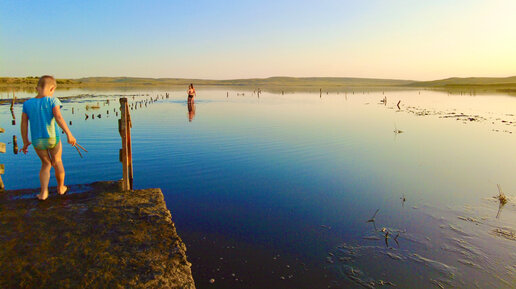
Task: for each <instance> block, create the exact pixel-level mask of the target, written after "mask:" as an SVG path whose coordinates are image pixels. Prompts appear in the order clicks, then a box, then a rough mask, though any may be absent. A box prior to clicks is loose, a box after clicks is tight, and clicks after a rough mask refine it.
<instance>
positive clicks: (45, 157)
mask: <svg viewBox="0 0 516 289" xmlns="http://www.w3.org/2000/svg"><path fill="white" fill-rule="evenodd" d="M56 87H57V84H56V80H55V78H54V77H52V76H49V75H44V76H42V77H41V78H40V79H39V81H38V86H37V87H36V90H37V91H38V95H37V96H36V97H34V98H31V99H29V100H27V101H25V102H24V103H23V113H22V122H21V134H22V139H23V148H22V149H20V151H22V152H23V153H24V154H27V150H28V148H29V146H30V145H31V144H32V145H33V146H34V149H35V150H36V153H37V154H38V156H39V158H40V159H41V170H40V172H39V181H40V183H41V192H40V194H39V195H38V199H40V200H42V201H43V200H45V199H46V198H48V182H49V181H50V169H51V168H52V167H54V170H55V173H56V179H57V193H58V194H60V195H64V194H65V193H66V191H67V190H68V188H67V187H66V186H65V185H64V178H65V170H64V167H63V161H62V160H61V155H62V152H63V151H62V146H61V137H60V134H59V127H60V128H61V129H62V130H63V131H64V132H65V133H66V137H67V138H68V143H69V144H71V145H72V146H75V143H76V140H75V138H74V137H73V135H72V132H70V130H69V129H68V126H67V125H66V121H65V120H64V119H63V116H62V115H61V107H62V105H61V101H59V99H57V98H56V97H52V95H54V92H55V90H56ZM29 122H30V136H31V140H32V142H30V141H29V138H28V124H29Z"/></svg>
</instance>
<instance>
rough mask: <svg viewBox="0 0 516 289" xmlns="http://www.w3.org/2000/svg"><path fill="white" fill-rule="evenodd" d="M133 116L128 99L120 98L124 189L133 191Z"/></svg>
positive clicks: (121, 158) (119, 125) (121, 157)
mask: <svg viewBox="0 0 516 289" xmlns="http://www.w3.org/2000/svg"><path fill="white" fill-rule="evenodd" d="M131 128H132V123H131V114H130V113H129V107H128V105H127V98H125V97H123V98H120V119H119V120H118V132H119V133H120V136H121V137H122V149H120V162H121V163H122V170H123V178H122V189H123V190H124V191H127V190H132V189H133V155H132V146H131Z"/></svg>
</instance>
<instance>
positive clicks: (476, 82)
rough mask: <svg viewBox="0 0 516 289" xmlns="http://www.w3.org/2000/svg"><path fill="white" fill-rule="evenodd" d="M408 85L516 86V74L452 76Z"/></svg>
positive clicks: (451, 86) (449, 86) (450, 86)
mask: <svg viewBox="0 0 516 289" xmlns="http://www.w3.org/2000/svg"><path fill="white" fill-rule="evenodd" d="M407 86H414V87H443V88H446V87H447V88H454V87H457V88H458V87H500V88H502V87H516V76H510V77H466V78H460V77H452V78H446V79H441V80H433V81H415V82H413V83H410V84H408V85H407Z"/></svg>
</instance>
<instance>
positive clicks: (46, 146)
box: [32, 137, 60, 150]
mask: <svg viewBox="0 0 516 289" xmlns="http://www.w3.org/2000/svg"><path fill="white" fill-rule="evenodd" d="M59 141H60V139H59V138H52V137H51V138H38V139H36V140H35V141H33V142H32V145H33V146H34V147H35V148H36V149H38V150H51V149H53V148H55V147H56V145H57V144H58V143H59Z"/></svg>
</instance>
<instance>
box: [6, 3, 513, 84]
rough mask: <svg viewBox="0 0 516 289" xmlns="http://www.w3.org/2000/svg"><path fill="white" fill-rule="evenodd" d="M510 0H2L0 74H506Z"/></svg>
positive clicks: (509, 63) (510, 64)
mask: <svg viewBox="0 0 516 289" xmlns="http://www.w3.org/2000/svg"><path fill="white" fill-rule="evenodd" d="M515 2H516V1H509V0H507V1H497V0H494V1H478V0H456V1H444V0H443V1H441V0H439V1H401V0H400V1H382V0H378V1H329V0H326V1H325V0H320V1H282V0H277V1H263V0H262V1H155V0H150V1H110V0H105V1H97V0H94V1H77V2H76V1H24V0H18V1H15V0H0V76H27V75H42V74H53V75H55V76H57V77H63V78H65V77H72V78H76V77H84V76H139V77H184V78H212V79H228V78H248V77H269V76H279V75H283V76H343V77H353V76H354V77H378V78H403V79H422V80H424V79H436V78H445V77H450V76H509V75H516V53H515V51H516V33H515V32H514V28H515V27H516V17H514V13H515V12H516V4H515Z"/></svg>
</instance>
